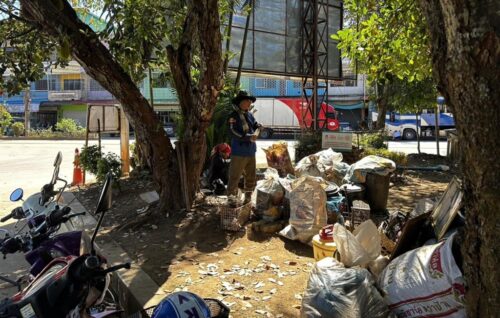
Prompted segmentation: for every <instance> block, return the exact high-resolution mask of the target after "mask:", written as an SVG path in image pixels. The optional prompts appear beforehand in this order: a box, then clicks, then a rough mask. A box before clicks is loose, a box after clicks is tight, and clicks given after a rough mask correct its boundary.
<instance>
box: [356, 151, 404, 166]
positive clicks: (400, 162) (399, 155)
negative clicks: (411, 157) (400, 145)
mask: <svg viewBox="0 0 500 318" xmlns="http://www.w3.org/2000/svg"><path fill="white" fill-rule="evenodd" d="M370 155H374V156H379V157H382V158H387V159H390V160H392V161H394V162H395V163H396V165H397V166H406V164H407V163H408V158H407V156H406V154H405V153H404V152H397V151H389V150H387V149H384V148H380V149H374V148H365V149H364V150H363V153H362V155H361V157H362V158H364V157H366V156H370Z"/></svg>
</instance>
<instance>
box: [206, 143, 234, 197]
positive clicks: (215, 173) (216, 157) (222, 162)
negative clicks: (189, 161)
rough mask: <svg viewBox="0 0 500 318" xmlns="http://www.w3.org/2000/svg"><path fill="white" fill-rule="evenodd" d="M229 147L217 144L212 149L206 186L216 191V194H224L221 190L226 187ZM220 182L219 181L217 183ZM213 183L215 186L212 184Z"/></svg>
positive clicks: (224, 144)
mask: <svg viewBox="0 0 500 318" xmlns="http://www.w3.org/2000/svg"><path fill="white" fill-rule="evenodd" d="M230 156H231V147H230V146H229V145H228V144H226V143H223V144H218V145H217V146H215V147H214V148H213V149H212V153H211V154H210V159H209V160H210V163H209V168H208V184H209V185H210V186H211V187H212V188H213V189H214V190H217V189H218V192H219V193H218V194H222V193H220V192H224V191H222V190H221V189H222V188H224V190H225V186H226V185H227V182H228V174H229V163H230V161H231V159H229V157H230ZM218 180H220V181H218ZM214 183H215V184H214Z"/></svg>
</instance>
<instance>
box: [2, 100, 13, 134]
mask: <svg viewBox="0 0 500 318" xmlns="http://www.w3.org/2000/svg"><path fill="white" fill-rule="evenodd" d="M11 123H12V115H11V114H10V113H9V111H8V110H7V108H5V106H3V105H0V136H3V135H4V134H5V130H6V129H7V128H8V127H9V126H10V124H11Z"/></svg>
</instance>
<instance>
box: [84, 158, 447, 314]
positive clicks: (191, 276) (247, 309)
mask: <svg viewBox="0 0 500 318" xmlns="http://www.w3.org/2000/svg"><path fill="white" fill-rule="evenodd" d="M437 164H446V161H445V159H443V158H438V157H435V156H429V155H411V156H410V157H409V166H434V165H437ZM454 174H455V170H454V169H451V170H450V171H446V172H429V171H419V172H415V171H409V170H408V171H405V172H404V173H403V174H402V176H401V177H400V178H397V179H394V180H393V183H391V188H390V190H389V191H390V192H389V202H388V209H389V210H401V211H404V212H409V211H411V210H412V208H413V206H414V205H415V202H416V201H417V200H419V199H421V198H435V197H439V196H440V195H441V194H442V193H443V191H444V190H445V188H446V185H447V184H448V182H449V181H450V180H451V179H452V177H453V175H454ZM120 184H121V190H120V191H116V192H115V195H114V204H113V208H112V210H111V211H110V212H109V214H108V215H107V216H106V218H105V222H104V227H105V229H104V231H106V232H109V233H110V234H111V235H112V237H113V238H114V239H115V240H116V241H117V242H118V243H119V244H120V245H121V246H122V247H123V248H124V249H125V250H126V251H127V252H128V254H129V255H130V256H131V257H132V258H134V260H135V261H136V262H137V263H138V264H140V265H141V266H142V268H143V269H144V270H145V271H146V272H147V273H148V274H149V275H150V276H151V278H152V279H153V280H154V281H155V282H156V283H157V284H159V285H161V287H162V289H163V290H164V291H166V292H174V291H178V290H187V291H192V292H194V293H197V294H199V295H201V296H202V297H205V298H218V299H222V300H224V302H225V303H227V304H228V305H229V306H230V308H231V313H232V317H298V316H299V313H300V303H301V297H302V294H303V292H304V290H305V288H306V285H307V280H308V276H309V272H310V270H311V268H312V266H313V264H314V258H313V250H312V247H310V246H308V245H305V244H302V243H299V242H295V241H290V240H287V239H284V238H281V237H280V236H278V235H263V234H256V233H252V231H251V230H250V229H247V230H246V231H241V232H236V233H234V232H226V231H223V230H222V229H221V228H220V225H219V224H220V219H219V214H218V212H217V206H218V203H219V202H220V201H219V200H218V199H216V198H213V197H212V198H210V197H209V198H207V199H206V200H205V201H204V202H203V203H201V204H198V205H196V206H195V208H194V209H193V211H192V212H189V213H186V212H179V213H177V214H176V215H173V216H170V217H169V218H167V217H158V218H155V219H154V221H150V222H148V223H145V224H142V225H141V226H139V227H132V228H122V226H123V224H127V223H128V222H129V221H131V220H134V219H137V217H138V214H139V213H144V212H143V210H144V208H145V207H147V204H146V203H145V202H144V201H142V200H141V199H140V198H139V194H141V193H144V192H147V191H150V190H152V189H153V184H152V183H151V181H150V180H149V179H148V177H145V176H143V177H136V178H129V179H123V180H122V181H121V182H120ZM97 194H98V188H97V187H96V186H90V187H87V188H83V189H80V191H78V190H76V192H75V195H76V196H77V198H78V199H79V200H80V201H81V202H82V204H83V205H84V206H85V207H86V208H87V209H88V210H93V208H94V204H95V202H96V199H97ZM151 209H154V208H151ZM145 213H147V212H145Z"/></svg>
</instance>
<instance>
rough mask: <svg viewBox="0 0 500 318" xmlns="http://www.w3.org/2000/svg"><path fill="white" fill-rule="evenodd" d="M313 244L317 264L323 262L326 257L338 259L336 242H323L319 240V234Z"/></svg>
mask: <svg viewBox="0 0 500 318" xmlns="http://www.w3.org/2000/svg"><path fill="white" fill-rule="evenodd" d="M312 243H313V250H314V259H315V260H316V262H317V261H320V260H322V259H323V258H325V257H333V258H338V253H335V252H336V251H337V245H336V244H335V242H323V241H321V239H320V238H319V234H316V235H314V237H313V240H312ZM334 254H336V255H334Z"/></svg>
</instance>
